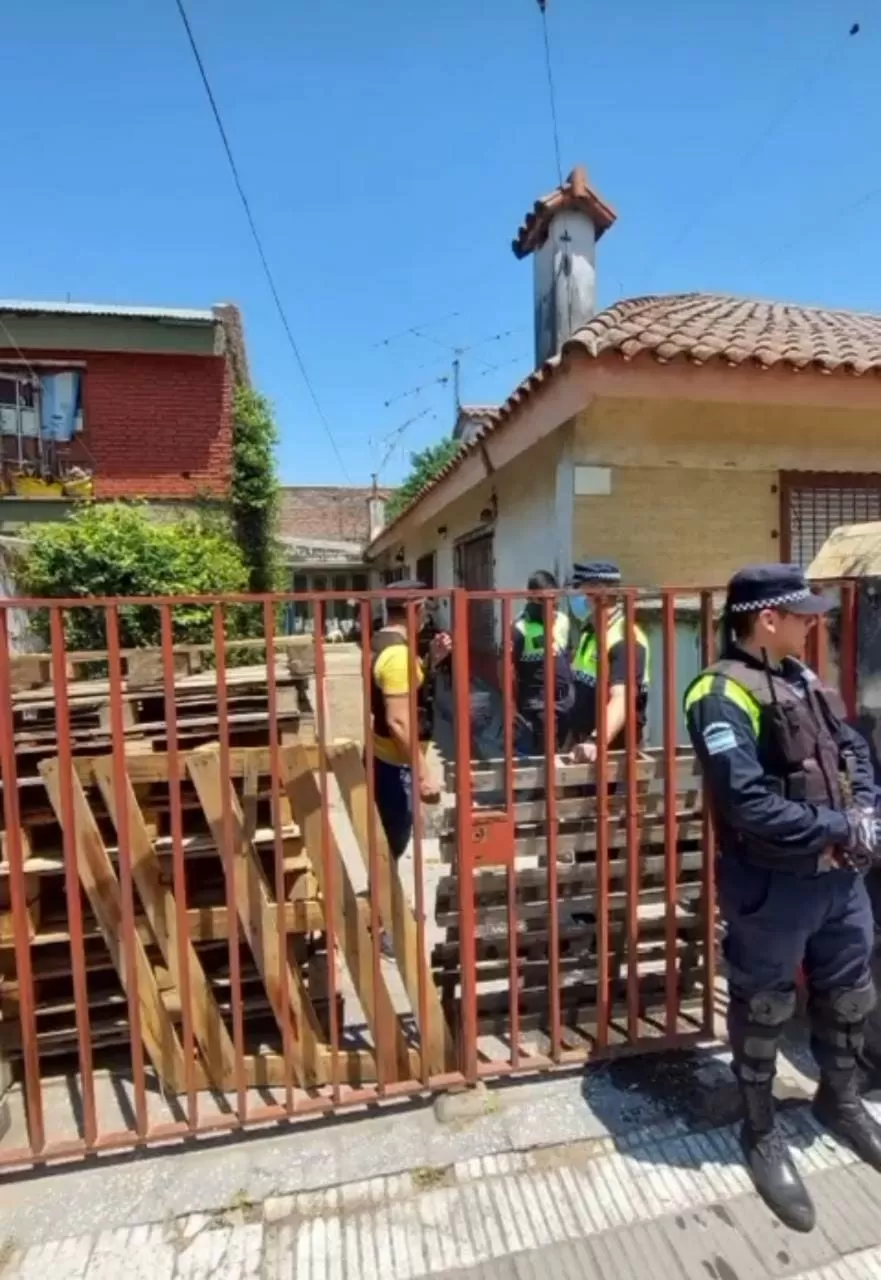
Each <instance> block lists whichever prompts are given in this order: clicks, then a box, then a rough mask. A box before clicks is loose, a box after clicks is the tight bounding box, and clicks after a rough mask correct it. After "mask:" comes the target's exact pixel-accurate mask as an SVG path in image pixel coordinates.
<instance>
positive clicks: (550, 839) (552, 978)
mask: <svg viewBox="0 0 881 1280" xmlns="http://www.w3.org/2000/svg"><path fill="white" fill-rule="evenodd" d="M555 603H556V602H555V601H554V600H553V599H552V598H550V597H548V598H546V599H545V602H544V677H545V679H544V694H545V714H544V722H545V723H544V731H545V733H544V737H545V740H544V752H545V831H546V838H545V844H546V849H547V876H548V1002H549V1010H548V1012H549V1014H550V1019H549V1021H550V1032H551V1058H552V1059H553V1061H554V1062H558V1061H559V1059H560V1052H561V1049H562V1026H561V1009H560V892H559V887H558V875H557V872H558V867H557V734H556V727H557V724H556V720H557V705H556V692H557V688H556V685H557V681H556V655H555V653H554V614H555Z"/></svg>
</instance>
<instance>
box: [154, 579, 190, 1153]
mask: <svg viewBox="0 0 881 1280" xmlns="http://www.w3.org/2000/svg"><path fill="white" fill-rule="evenodd" d="M159 630H160V637H161V643H162V684H163V691H164V695H165V749H166V752H167V755H168V807H169V812H170V815H171V877H172V885H173V887H174V915H175V922H176V924H177V937H178V954H179V955H180V957H181V961H180V965H179V968H180V1000H181V1020H182V1024H183V1048H184V1080H185V1084H186V1090H187V1123H188V1125H189V1126H190V1130H191V1132H193V1133H195V1131H196V1129H197V1128H198V1124H199V1101H198V1094H197V1092H196V1046H195V1037H194V1035H193V995H192V988H191V985H190V966H189V964H188V963H187V961H186V956H187V955H188V953H189V949H190V922H189V917H188V915H187V872H186V864H185V861H184V815H183V803H182V801H181V778H180V754H179V750H178V738H177V697H176V694H175V672H174V630H173V627H172V619H171V606H170V605H168V604H163V605H160V608H159Z"/></svg>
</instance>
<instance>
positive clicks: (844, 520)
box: [784, 476, 881, 569]
mask: <svg viewBox="0 0 881 1280" xmlns="http://www.w3.org/2000/svg"><path fill="white" fill-rule="evenodd" d="M784 492H785V501H786V512H785V514H786V515H787V516H788V531H789V540H788V541H789V545H788V547H786V548H784V549H785V550H786V552H787V554H788V557H789V559H790V560H792V561H793V562H794V563H796V564H799V565H801V567H802V568H803V569H807V568H808V566H809V565H810V563H811V561H812V560H813V559H814V557H815V556H816V555H817V553H818V552H819V550H820V548H821V547H822V546H823V543H824V542H825V541H826V539H827V538H828V537H829V535H830V533H832V531H833V530H834V529H837V528H838V527H839V526H840V525H844V524H861V523H863V522H864V521H865V522H869V521H874V520H881V476H868V477H866V478H865V482H863V481H862V479H861V482H860V483H859V484H854V483H848V480H847V479H846V478H841V479H838V478H836V479H835V480H832V479H831V478H830V479H829V480H824V479H820V478H817V479H815V478H814V477H811V479H810V480H806V481H802V480H801V479H799V478H797V477H796V478H795V479H793V480H792V481H791V482H790V483H789V484H788V486H786V488H785V491H784Z"/></svg>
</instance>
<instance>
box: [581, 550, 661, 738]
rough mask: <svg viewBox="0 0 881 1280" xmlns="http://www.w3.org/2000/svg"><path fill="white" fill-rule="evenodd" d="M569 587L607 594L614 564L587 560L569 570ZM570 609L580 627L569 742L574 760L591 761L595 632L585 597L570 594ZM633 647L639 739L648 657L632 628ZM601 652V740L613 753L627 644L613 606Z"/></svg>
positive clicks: (620, 727) (620, 731) (621, 720)
mask: <svg viewBox="0 0 881 1280" xmlns="http://www.w3.org/2000/svg"><path fill="white" fill-rule="evenodd" d="M569 584H570V585H571V586H572V587H580V588H581V589H582V590H588V589H590V588H602V587H604V588H606V589H607V590H608V589H609V588H614V587H619V586H620V585H621V572H620V570H619V569H618V566H617V565H615V564H611V563H610V562H609V561H606V560H593V561H588V562H584V563H581V564H576V565H575V566H574V568H573V570H572V576H571V578H570V580H569ZM569 607H570V609H571V610H572V614H573V616H574V618H575V619H576V621H577V622H578V623H579V624H580V631H579V634H578V637H577V640H576V642H575V646H574V651H573V656H572V675H573V677H574V680H575V706H574V710H573V712H572V738H573V741H574V743H575V756H576V758H577V759H580V760H595V759H596V755H597V743H596V730H597V706H596V696H597V679H598V674H599V650H598V646H597V635H596V629H595V625H594V621H593V617H592V607H591V602H590V601H589V600H588V598H587V596H584V595H573V596H570V598H569ZM634 643H635V647H636V652H635V654H634V659H635V668H636V719H637V735H638V738H639V739H640V740H641V739H642V736H643V733H644V731H645V726H646V712H647V708H648V686H649V679H650V654H649V643H648V639H647V638H646V635H645V633H644V632H643V630H642V629H641V628H640V627H637V626H635V627H634ZM606 652H607V654H608V666H609V701H608V705H607V708H606V742H607V743H608V745H609V747H610V748H612V749H613V750H615V749H619V748H621V747H623V745H624V728H625V724H626V720H627V641H626V636H625V623H624V610H623V608H621V607H620V606H616V607H615V608H613V609H612V610H611V612H610V613H609V615H608V619H607V623H606Z"/></svg>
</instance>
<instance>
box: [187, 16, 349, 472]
mask: <svg viewBox="0 0 881 1280" xmlns="http://www.w3.org/2000/svg"><path fill="white" fill-rule="evenodd" d="M175 4H176V5H177V10H178V13H179V14H180V18H181V22H182V23H183V24H184V29H185V31H186V33H187V39H188V40H189V43H190V49H191V50H192V53H193V57H194V59H195V61H196V66H197V67H198V69H199V75H200V77H201V79H202V84H203V86H204V88H205V93H206V94H207V96H208V102H209V104H210V106H211V112H212V114H213V116H214V121H215V123H216V125H217V130H218V132H219V134H220V139H221V142H222V143H223V149H224V151H225V152H226V158H227V160H228V161H229V167H230V171H231V173H232V176H233V181H234V182H235V185H236V190H237V191H238V193H239V199H240V200H241V202H242V208H243V209H244V211H245V217H246V218H247V220H248V226H249V227H250V229H251V235H252V237H253V240H254V244H255V245H256V248H257V254H258V256H259V258H260V262H261V264H262V266H263V272H264V274H265V276H266V280H267V283H268V285H269V291H270V293H271V294H272V298H273V301H274V303H275V307H276V310H277V311H278V314H279V318H280V319H281V323H282V327H283V328H284V331H285V334H286V335H287V340H288V343H289V345H290V348H291V351H292V352H293V353H294V359H295V360H296V362H297V367H298V368H299V370H300V375H301V377H302V379H303V382H304V383H305V385H306V390H307V391H308V392H309V396H310V398H311V400H312V404H313V405H314V407H315V412H316V413H317V414H318V419H319V421H320V423H321V425H322V427H323V428H324V431H325V433H326V435H327V438H328V440H329V441H330V444H331V447H332V448H333V451H334V454H335V455H336V459H337V462H338V463H339V464H340V467H341V469H342V473H343V475H344V476H345V478H346V479H347V480H348V481H349V483H350V484H351V480H352V478H351V476H350V475H349V471H348V468H347V467H346V464H345V462H344V461H343V455H342V453H341V452H340V449H339V445H338V444H337V442H336V439H335V438H334V434H333V431H332V430H331V427H330V423H329V422H328V420H327V417H326V415H325V413H324V410H323V409H322V407H321V403H320V401H319V399H318V396H317V394H316V391H315V388H314V386H313V385H312V380H311V379H310V377H309V374H308V373H307V371H306V366H305V364H304V363H303V357H302V356H301V354H300V348H299V347H298V346H297V342H296V339H295V338H294V335H293V331H292V329H291V326H290V322H289V321H288V317H287V312H286V311H285V308H284V304H283V303H282V300H281V296H280V295H279V292H278V287H277V286H276V283H275V277H274V275H273V274H272V269H271V267H270V266H269V260H268V258H267V256H266V250H265V249H264V248H263V241H262V239H261V238H260V232H259V231H258V230H257V224H256V222H255V221H254V215H253V213H252V212H251V205H250V202H249V201H248V197H247V194H246V193H245V188H244V186H243V185H242V180H241V177H240V176H239V170H238V166H237V165H236V162H235V157H234V156H233V152H232V147H231V146H230V141H229V137H228V136H227V132H226V129H225V128H224V124H223V118H222V117H221V114H220V109H219V107H218V105H217V100H216V98H215V97H214V91H213V90H212V88H211V82H210V80H209V79H208V73H207V71H206V70H205V64H204V62H203V61H202V55H201V54H200V52H199V46H198V45H197V44H196V38H195V36H194V35H193V29H192V27H191V26H190V20H189V18H188V17H187V11H186V9H185V8H184V4H183V0H175Z"/></svg>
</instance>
